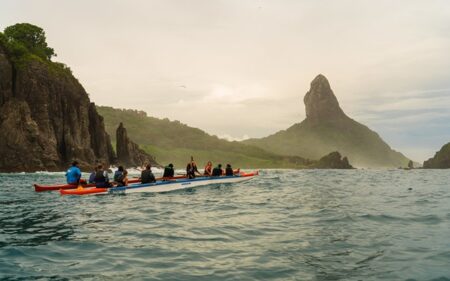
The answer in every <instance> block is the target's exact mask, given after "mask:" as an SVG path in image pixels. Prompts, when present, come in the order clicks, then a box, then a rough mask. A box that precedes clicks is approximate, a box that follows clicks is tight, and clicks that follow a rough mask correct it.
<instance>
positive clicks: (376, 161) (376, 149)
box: [245, 118, 409, 168]
mask: <svg viewBox="0 0 450 281" xmlns="http://www.w3.org/2000/svg"><path fill="white" fill-rule="evenodd" d="M245 143H247V144H251V145H255V146H258V147H260V148H262V149H267V150H269V149H270V150H271V151H273V152H274V153H277V154H280V155H302V156H304V157H306V158H310V159H319V158H320V157H321V156H323V155H324V154H325V153H328V152H330V151H339V152H341V153H342V154H343V155H346V156H347V157H348V158H349V159H350V163H351V164H352V165H353V166H356V167H378V168H381V167H406V165H407V163H408V161H409V159H408V158H406V157H405V156H404V155H403V154H401V153H400V152H397V151H394V150H392V149H391V148H390V147H389V145H388V144H386V143H385V142H384V141H383V140H382V139H381V138H380V136H379V135H378V134H377V133H375V132H374V131H372V130H370V129H369V128H367V127H366V126H364V125H362V124H360V123H358V122H356V121H354V120H352V119H350V118H342V119H336V120H330V121H329V122H321V123H314V122H310V121H309V120H308V119H307V120H304V121H303V122H301V123H298V124H295V125H293V126H291V127H290V128H288V129H287V130H284V131H280V132H277V133H276V134H273V135H271V136H268V137H266V138H262V139H250V140H247V141H245Z"/></svg>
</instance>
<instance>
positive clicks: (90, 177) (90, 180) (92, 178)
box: [89, 166, 97, 183]
mask: <svg viewBox="0 0 450 281" xmlns="http://www.w3.org/2000/svg"><path fill="white" fill-rule="evenodd" d="M95 173H97V166H95V167H94V171H93V172H92V173H91V174H90V175H89V183H95Z"/></svg>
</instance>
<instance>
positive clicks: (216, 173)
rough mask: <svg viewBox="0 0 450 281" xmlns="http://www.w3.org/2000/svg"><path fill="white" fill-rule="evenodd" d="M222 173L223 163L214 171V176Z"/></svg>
mask: <svg viewBox="0 0 450 281" xmlns="http://www.w3.org/2000/svg"><path fill="white" fill-rule="evenodd" d="M221 175H222V164H219V165H217V167H215V168H214V169H213V171H212V176H213V177H220V176H221Z"/></svg>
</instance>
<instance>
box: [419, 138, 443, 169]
mask: <svg viewBox="0 0 450 281" xmlns="http://www.w3.org/2000/svg"><path fill="white" fill-rule="evenodd" d="M423 168H425V169H450V143H447V144H445V145H444V146H442V148H441V149H440V150H439V151H438V152H436V154H435V155H434V157H432V158H430V159H428V160H427V161H425V162H424V163H423Z"/></svg>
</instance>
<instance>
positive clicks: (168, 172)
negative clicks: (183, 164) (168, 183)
mask: <svg viewBox="0 0 450 281" xmlns="http://www.w3.org/2000/svg"><path fill="white" fill-rule="evenodd" d="M174 175H175V169H174V168H173V164H172V163H170V164H169V165H167V166H166V167H164V173H163V178H164V179H165V180H166V179H170V178H173V176H174Z"/></svg>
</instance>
